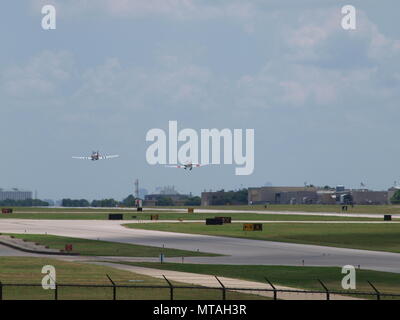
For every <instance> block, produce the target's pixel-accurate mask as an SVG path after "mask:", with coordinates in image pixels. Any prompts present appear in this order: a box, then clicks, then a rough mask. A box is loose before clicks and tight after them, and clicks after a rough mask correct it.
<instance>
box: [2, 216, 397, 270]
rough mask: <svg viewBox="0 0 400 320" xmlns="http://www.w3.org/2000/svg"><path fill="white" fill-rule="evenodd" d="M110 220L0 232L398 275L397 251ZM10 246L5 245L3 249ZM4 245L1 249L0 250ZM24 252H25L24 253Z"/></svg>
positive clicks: (5, 225) (19, 226)
mask: <svg viewBox="0 0 400 320" xmlns="http://www.w3.org/2000/svg"><path fill="white" fill-rule="evenodd" d="M122 223H124V224H125V223H137V221H136V220H135V221H128V220H124V221H108V220H19V219H7V220H0V232H4V233H28V234H45V233H48V234H52V235H58V236H66V237H76V238H83V239H91V240H104V241H112V242H121V243H130V244H138V245H147V246H154V247H160V248H162V247H163V246H164V247H166V248H175V249H182V250H190V251H197V250H199V251H201V252H209V253H217V254H222V255H225V256H220V257H186V258H185V262H187V263H207V264H235V265H236V264H247V265H294V266H301V265H303V263H304V265H306V266H338V267H342V266H344V265H348V264H350V265H354V266H356V267H358V266H360V267H361V268H362V269H371V270H379V271H390V272H397V273H400V254H397V253H388V252H378V251H366V250H356V249H344V248H334V247H324V246H314V245H303V244H293V243H282V242H271V241H261V240H248V239H238V238H229V237H216V236H205V235H192V234H190V235H189V234H181V233H173V232H161V231H151V230H140V229H128V228H125V227H123V226H121V224H122ZM4 250H9V249H4ZM2 252H3V249H1V250H0V254H1V253H2ZM22 255H25V254H22Z"/></svg>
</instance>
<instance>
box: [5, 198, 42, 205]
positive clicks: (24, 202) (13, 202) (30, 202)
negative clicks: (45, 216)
mask: <svg viewBox="0 0 400 320" xmlns="http://www.w3.org/2000/svg"><path fill="white" fill-rule="evenodd" d="M0 206H1V207H48V206H49V203H48V202H46V201H42V200H39V199H26V200H12V199H6V200H1V201H0Z"/></svg>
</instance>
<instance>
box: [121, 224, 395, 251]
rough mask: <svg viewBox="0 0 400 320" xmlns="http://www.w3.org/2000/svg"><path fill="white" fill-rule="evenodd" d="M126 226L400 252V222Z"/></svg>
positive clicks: (129, 225)
mask: <svg viewBox="0 0 400 320" xmlns="http://www.w3.org/2000/svg"><path fill="white" fill-rule="evenodd" d="M126 226H127V227H130V228H138V229H146V230H159V231H168V232H181V233H192V234H204V235H216V236H228V237H236V238H247V239H256V240H269V241H280V242H292V243H303V244H315V245H322V246H333V247H342V248H355V249H365V250H378V251H389V252H400V241H399V238H400V224H390V223H385V224H367V223H365V224H328V223H327V224H322V223H321V224H319V223H315V224H311V223H310V224H308V223H301V224H293V223H292V224H289V223H271V224H264V226H263V231H253V232H251V231H243V226H242V224H239V223H233V224H225V225H222V226H212V225H209V226H206V225H205V224H204V223H186V222H182V223H162V224H159V223H158V224H150V223H147V224H127V225H126Z"/></svg>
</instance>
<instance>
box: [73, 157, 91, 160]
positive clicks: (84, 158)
mask: <svg viewBox="0 0 400 320" xmlns="http://www.w3.org/2000/svg"><path fill="white" fill-rule="evenodd" d="M72 159H78V160H92V158H90V157H72Z"/></svg>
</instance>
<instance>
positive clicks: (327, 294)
mask: <svg viewBox="0 0 400 320" xmlns="http://www.w3.org/2000/svg"><path fill="white" fill-rule="evenodd" d="M318 281H319V283H320V284H321V286H322V287H323V288H324V289H325V291H326V300H330V294H329V290H328V288H327V287H326V286H325V285H324V283H323V282H322V281H321V280H319V279H318Z"/></svg>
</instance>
